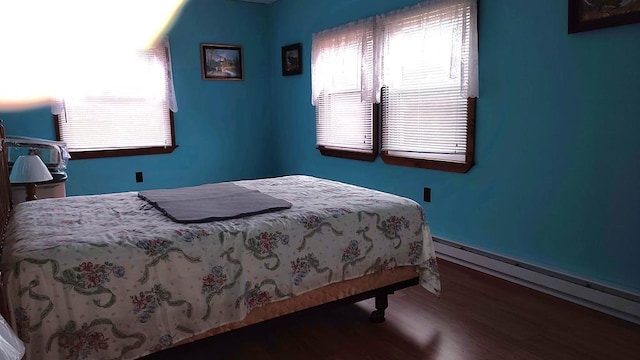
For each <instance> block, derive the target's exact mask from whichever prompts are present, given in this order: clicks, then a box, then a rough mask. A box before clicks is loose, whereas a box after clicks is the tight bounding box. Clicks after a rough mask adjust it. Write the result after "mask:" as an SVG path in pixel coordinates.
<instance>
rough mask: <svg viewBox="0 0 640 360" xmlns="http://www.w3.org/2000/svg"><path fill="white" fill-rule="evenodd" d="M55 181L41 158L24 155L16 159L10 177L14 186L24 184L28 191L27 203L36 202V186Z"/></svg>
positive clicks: (33, 155)
mask: <svg viewBox="0 0 640 360" xmlns="http://www.w3.org/2000/svg"><path fill="white" fill-rule="evenodd" d="M51 179H53V176H51V173H50V172H49V169H47V166H46V165H45V164H44V162H42V159H40V156H38V155H35V154H32V155H22V156H20V157H18V159H16V162H15V163H14V164H13V168H12V169H11V175H9V181H11V183H12V184H20V185H22V184H24V185H25V186H26V189H27V201H30V200H36V199H37V197H36V184H37V183H42V182H45V181H49V180H51Z"/></svg>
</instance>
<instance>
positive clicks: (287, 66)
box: [282, 43, 302, 76]
mask: <svg viewBox="0 0 640 360" xmlns="http://www.w3.org/2000/svg"><path fill="white" fill-rule="evenodd" d="M300 74H302V44H301V43H297V44H291V45H287V46H283V47H282V76H289V75H300Z"/></svg>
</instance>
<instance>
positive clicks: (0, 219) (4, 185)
mask: <svg viewBox="0 0 640 360" xmlns="http://www.w3.org/2000/svg"><path fill="white" fill-rule="evenodd" d="M4 138H5V135H4V127H3V126H2V121H0V258H2V246H3V245H4V234H5V231H6V230H7V222H8V221H9V214H10V212H11V206H12V202H11V183H9V164H8V159H7V150H6V148H5V147H4Z"/></svg>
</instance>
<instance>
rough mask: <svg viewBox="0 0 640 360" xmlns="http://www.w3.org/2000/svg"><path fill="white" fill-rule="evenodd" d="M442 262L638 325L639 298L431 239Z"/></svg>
mask: <svg viewBox="0 0 640 360" xmlns="http://www.w3.org/2000/svg"><path fill="white" fill-rule="evenodd" d="M433 240H434V245H435V251H436V255H437V257H439V258H442V259H444V260H448V261H451V262H453V263H456V264H459V265H462V266H465V267H468V268H471V269H474V270H478V271H480V272H483V273H486V274H490V275H493V276H496V277H499V278H501V279H504V280H507V281H511V282H514V283H517V284H520V285H523V286H526V287H528V288H532V289H535V290H538V291H542V292H544V293H547V294H550V295H553V296H556V297H559V298H562V299H565V300H568V301H571V302H574V303H577V304H580V305H583V306H586V307H589V308H592V309H595V310H598V311H601V312H604V313H606V314H609V315H613V316H615V317H618V318H621V319H624V320H627V321H630V322H633V323H636V324H640V295H639V294H634V293H630V292H628V291H624V290H621V289H616V288H612V287H610V286H606V285H603V284H598V283H595V282H592V281H588V280H585V279H580V278H578V277H575V276H571V275H567V274H563V273H560V272H557V271H553V270H550V269H546V268H542V267H538V266H535V265H531V264H527V263H524V262H521V261H519V260H515V259H510V258H507V257H504V256H501V255H496V254H493V253H490V252H486V251H483V250H479V249H475V248H472V247H468V246H466V245H462V244H458V243H455V242H452V241H449V240H444V239H441V238H437V237H434V238H433Z"/></svg>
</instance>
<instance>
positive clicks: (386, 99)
mask: <svg viewBox="0 0 640 360" xmlns="http://www.w3.org/2000/svg"><path fill="white" fill-rule="evenodd" d="M475 17H476V14H475V2H474V1H468V0H453V1H451V0H449V1H430V2H427V3H425V4H424V5H422V6H417V7H414V8H410V9H406V10H403V11H400V12H398V13H395V14H391V15H389V16H385V17H382V18H381V19H379V22H378V26H379V29H380V32H381V34H380V39H381V40H380V42H379V43H378V45H379V46H380V47H381V50H380V51H381V54H382V58H383V59H384V61H383V62H382V70H381V74H382V76H381V77H382V84H381V85H382V86H383V90H382V148H381V150H382V154H381V155H382V158H383V160H384V161H385V162H388V163H393V164H399V165H408V166H416V167H427V168H437V169H442V170H449V171H459V172H466V171H468V169H469V168H470V167H471V165H472V163H473V138H472V137H473V132H474V119H475V99H470V98H472V97H474V96H476V94H477V88H475V89H473V88H472V89H470V86H471V87H473V86H476V87H477V84H474V83H473V82H474V80H473V77H474V75H475V71H476V70H475V68H474V67H473V66H474V64H477V60H476V58H471V56H470V54H471V53H472V51H471V50H472V46H474V45H475V32H474V31H473V29H475ZM475 66H476V67H477V65H475Z"/></svg>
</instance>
